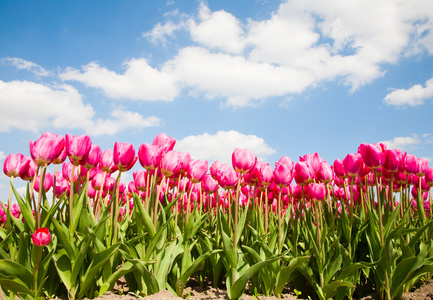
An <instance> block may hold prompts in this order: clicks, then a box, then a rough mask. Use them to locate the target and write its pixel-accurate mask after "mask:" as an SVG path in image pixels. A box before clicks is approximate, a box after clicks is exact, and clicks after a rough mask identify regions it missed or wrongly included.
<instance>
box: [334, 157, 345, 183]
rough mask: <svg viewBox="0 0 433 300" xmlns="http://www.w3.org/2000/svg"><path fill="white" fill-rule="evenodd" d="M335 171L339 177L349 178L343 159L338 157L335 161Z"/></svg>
mask: <svg viewBox="0 0 433 300" xmlns="http://www.w3.org/2000/svg"><path fill="white" fill-rule="evenodd" d="M333 166H334V173H335V175H336V176H337V177H338V178H341V179H344V178H347V177H348V176H347V173H346V169H345V168H344V163H343V160H341V159H336V160H335V161H334V165H333Z"/></svg>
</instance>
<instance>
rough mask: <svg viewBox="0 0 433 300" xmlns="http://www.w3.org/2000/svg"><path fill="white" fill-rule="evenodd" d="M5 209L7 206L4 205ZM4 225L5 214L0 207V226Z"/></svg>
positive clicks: (0, 206)
mask: <svg viewBox="0 0 433 300" xmlns="http://www.w3.org/2000/svg"><path fill="white" fill-rule="evenodd" d="M5 207H7V205H5ZM3 223H6V212H5V211H4V209H3V206H2V205H0V225H1V224H3Z"/></svg>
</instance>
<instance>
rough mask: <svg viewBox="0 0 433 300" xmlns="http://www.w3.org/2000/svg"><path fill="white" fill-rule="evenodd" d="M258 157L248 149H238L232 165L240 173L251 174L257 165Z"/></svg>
mask: <svg viewBox="0 0 433 300" xmlns="http://www.w3.org/2000/svg"><path fill="white" fill-rule="evenodd" d="M256 162H257V157H256V156H255V155H254V154H253V153H252V152H251V151H248V150H246V149H239V148H236V149H235V150H234V151H233V154H232V165H233V169H235V170H236V171H237V172H239V173H243V174H245V173H249V172H250V171H251V170H252V169H253V168H254V166H255V165H256Z"/></svg>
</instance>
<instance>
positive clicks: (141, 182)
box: [132, 170, 147, 191]
mask: <svg viewBox="0 0 433 300" xmlns="http://www.w3.org/2000/svg"><path fill="white" fill-rule="evenodd" d="M132 176H133V178H134V181H133V182H134V185H135V188H136V189H137V190H139V191H145V190H146V179H147V171H146V170H138V171H134V172H133V173H132Z"/></svg>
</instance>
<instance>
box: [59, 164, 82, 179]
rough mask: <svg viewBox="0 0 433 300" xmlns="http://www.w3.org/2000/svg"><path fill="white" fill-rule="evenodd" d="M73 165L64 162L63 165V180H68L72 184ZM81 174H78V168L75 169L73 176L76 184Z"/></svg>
mask: <svg viewBox="0 0 433 300" xmlns="http://www.w3.org/2000/svg"><path fill="white" fill-rule="evenodd" d="M72 166H73V165H72V163H70V162H64V163H63V165H62V174H63V178H64V179H66V180H67V181H69V182H72V180H71V173H72ZM79 177H80V176H79V173H78V168H75V169H74V175H73V181H74V182H78V179H79Z"/></svg>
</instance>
